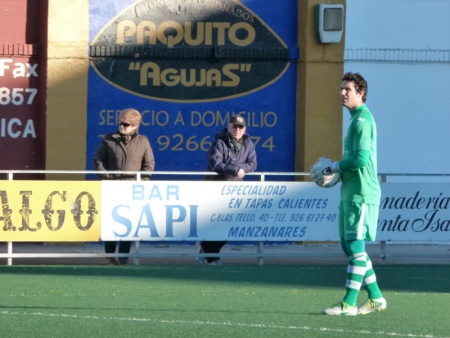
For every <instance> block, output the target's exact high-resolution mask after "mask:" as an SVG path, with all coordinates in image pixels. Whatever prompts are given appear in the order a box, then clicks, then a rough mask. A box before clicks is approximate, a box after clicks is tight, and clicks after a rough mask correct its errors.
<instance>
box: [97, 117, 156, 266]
mask: <svg viewBox="0 0 450 338" xmlns="http://www.w3.org/2000/svg"><path fill="white" fill-rule="evenodd" d="M118 122H119V123H118V124H119V129H118V130H117V131H115V132H113V133H109V134H108V135H106V136H105V137H104V138H103V140H102V142H101V143H100V145H99V147H98V148H97V152H96V153H95V156H94V166H95V169H96V170H99V171H107V170H112V171H153V170H154V169H155V158H154V156H153V150H152V147H151V146H150V142H149V140H148V138H147V137H146V136H144V135H140V134H139V133H138V129H139V125H140V124H141V114H140V113H139V112H138V111H137V110H135V109H125V110H123V111H122V112H121V113H120V115H119V120H118ZM99 176H100V177H101V178H102V179H109V180H134V179H136V177H135V175H123V174H100V175H99ZM142 179H143V180H149V179H150V175H143V176H142ZM116 245H117V243H116V242H114V241H106V242H105V253H115V252H116ZM130 247H131V242H129V241H120V242H119V254H123V253H130ZM108 264H109V265H117V264H128V259H127V258H120V259H119V262H117V260H116V259H115V258H108Z"/></svg>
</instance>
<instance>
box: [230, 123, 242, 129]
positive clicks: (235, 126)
mask: <svg viewBox="0 0 450 338" xmlns="http://www.w3.org/2000/svg"><path fill="white" fill-rule="evenodd" d="M236 128H239V129H242V128H244V126H241V125H239V124H233V129H236Z"/></svg>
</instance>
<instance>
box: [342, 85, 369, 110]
mask: <svg viewBox="0 0 450 338" xmlns="http://www.w3.org/2000/svg"><path fill="white" fill-rule="evenodd" d="M363 94H364V92H362V93H359V92H357V91H356V89H355V84H354V83H353V82H350V81H343V82H342V85H341V102H342V105H343V106H344V107H347V108H348V109H349V110H353V109H355V108H358V107H359V106H361V105H362V104H364V101H363Z"/></svg>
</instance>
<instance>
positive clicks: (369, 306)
mask: <svg viewBox="0 0 450 338" xmlns="http://www.w3.org/2000/svg"><path fill="white" fill-rule="evenodd" d="M386 307H387V302H386V299H384V298H376V299H371V298H369V299H367V300H366V302H365V303H364V304H362V305H361V306H358V314H359V315H366V314H368V313H372V312H375V311H382V310H385V309H386Z"/></svg>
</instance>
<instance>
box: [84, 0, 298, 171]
mask: <svg viewBox="0 0 450 338" xmlns="http://www.w3.org/2000/svg"><path fill="white" fill-rule="evenodd" d="M89 4H90V7H89V14H90V46H89V48H90V49H89V52H90V66H89V74H88V82H89V83H88V107H87V110H88V112H87V119H88V121H87V149H86V152H87V169H88V170H91V169H93V163H92V159H93V156H94V154H95V150H96V148H97V146H98V144H99V143H100V141H101V138H102V137H103V135H105V134H107V133H109V132H112V131H115V130H116V129H117V118H118V115H119V113H120V111H121V110H123V109H125V108H135V109H137V110H138V111H140V112H141V114H142V124H141V126H140V128H139V132H140V133H141V134H144V135H146V136H147V137H148V138H149V140H150V143H151V145H152V148H153V151H154V155H155V160H156V167H155V170H157V171H205V169H206V165H207V150H208V149H209V147H210V145H211V143H212V142H213V141H214V136H215V134H216V133H218V132H220V131H221V130H223V129H224V128H225V127H226V125H227V124H228V121H229V120H230V118H231V117H232V116H234V115H241V116H242V117H244V119H245V120H246V123H247V133H248V134H249V135H250V137H251V138H252V140H253V141H254V143H255V145H256V151H257V156H258V168H257V171H266V172H280V171H293V170H294V160H295V158H294V153H295V152H294V146H295V124H296V120H295V109H296V82H297V69H296V61H297V59H298V48H297V0H289V1H283V2H281V3H276V5H275V4H274V2H273V1H272V0H258V1H255V0H241V1H233V0H200V1H198V0H196V1H191V0H140V1H135V0H90V3H89Z"/></svg>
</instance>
